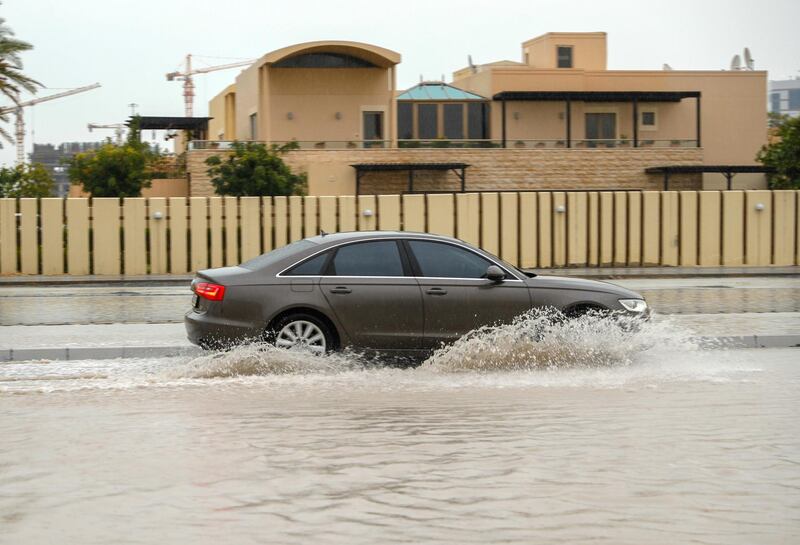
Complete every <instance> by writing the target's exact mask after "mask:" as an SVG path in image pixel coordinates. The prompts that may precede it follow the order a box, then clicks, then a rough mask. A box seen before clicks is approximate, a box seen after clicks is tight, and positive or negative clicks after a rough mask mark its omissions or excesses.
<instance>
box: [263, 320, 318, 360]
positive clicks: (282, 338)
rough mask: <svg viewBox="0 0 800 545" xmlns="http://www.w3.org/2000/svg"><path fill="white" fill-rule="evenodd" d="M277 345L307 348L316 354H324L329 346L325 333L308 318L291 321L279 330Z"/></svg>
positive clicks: (276, 338) (276, 339)
mask: <svg viewBox="0 0 800 545" xmlns="http://www.w3.org/2000/svg"><path fill="white" fill-rule="evenodd" d="M275 345H276V346H278V347H280V348H305V349H306V350H309V351H311V352H313V353H314V354H324V353H325V349H326V348H327V343H326V341H325V334H324V333H323V332H322V330H321V329H320V328H319V327H318V326H317V325H316V324H313V323H311V322H309V321H307V320H295V321H292V322H289V323H288V324H286V325H285V326H283V328H282V329H281V330H280V331H278V334H277V336H276V337H275Z"/></svg>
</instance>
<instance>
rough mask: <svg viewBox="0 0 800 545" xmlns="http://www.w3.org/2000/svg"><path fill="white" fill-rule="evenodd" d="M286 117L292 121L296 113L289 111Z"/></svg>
mask: <svg viewBox="0 0 800 545" xmlns="http://www.w3.org/2000/svg"><path fill="white" fill-rule="evenodd" d="M286 119H288V120H289V121H291V120H292V119H294V114H293V113H292V112H288V113H287V114H286Z"/></svg>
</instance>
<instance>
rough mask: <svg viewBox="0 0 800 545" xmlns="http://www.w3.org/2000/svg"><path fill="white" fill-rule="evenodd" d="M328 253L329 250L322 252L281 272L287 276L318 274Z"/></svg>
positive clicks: (326, 259)
mask: <svg viewBox="0 0 800 545" xmlns="http://www.w3.org/2000/svg"><path fill="white" fill-rule="evenodd" d="M329 255H330V252H322V253H321V254H318V255H316V256H314V257H312V258H311V259H307V260H306V261H303V262H302V263H300V264H299V265H295V266H294V267H292V268H291V269H289V270H288V271H286V272H285V273H283V274H285V275H288V276H320V275H321V274H322V268H323V267H324V266H325V263H326V262H327V261H328V256H329Z"/></svg>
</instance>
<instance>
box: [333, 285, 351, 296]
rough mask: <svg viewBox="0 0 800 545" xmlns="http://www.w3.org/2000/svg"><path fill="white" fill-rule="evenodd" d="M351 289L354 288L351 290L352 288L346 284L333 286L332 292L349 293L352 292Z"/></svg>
mask: <svg viewBox="0 0 800 545" xmlns="http://www.w3.org/2000/svg"><path fill="white" fill-rule="evenodd" d="M351 291H353V290H351V289H350V288H346V287H345V286H336V287H335V288H331V293H341V294H347V293H350V292H351Z"/></svg>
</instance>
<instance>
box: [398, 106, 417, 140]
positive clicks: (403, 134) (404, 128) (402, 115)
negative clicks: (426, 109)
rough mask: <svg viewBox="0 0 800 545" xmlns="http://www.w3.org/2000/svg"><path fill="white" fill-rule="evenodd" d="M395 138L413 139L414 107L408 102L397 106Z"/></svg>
mask: <svg viewBox="0 0 800 545" xmlns="http://www.w3.org/2000/svg"><path fill="white" fill-rule="evenodd" d="M397 137H398V138H399V139H400V140H410V139H412V138H414V105H413V104H411V103H410V102H398V104H397Z"/></svg>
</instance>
